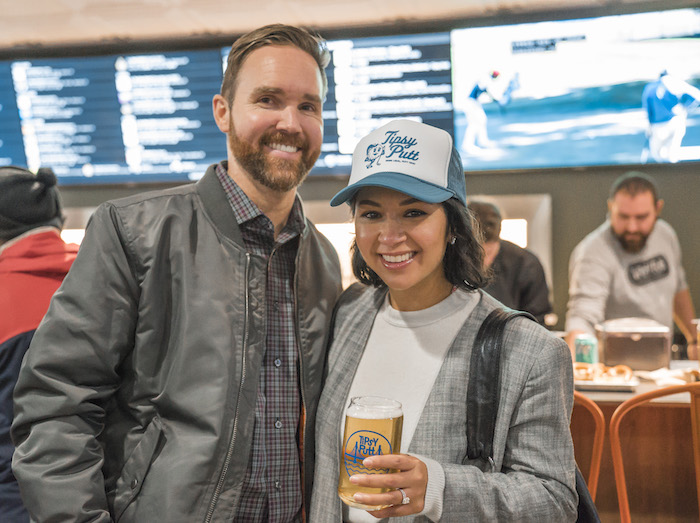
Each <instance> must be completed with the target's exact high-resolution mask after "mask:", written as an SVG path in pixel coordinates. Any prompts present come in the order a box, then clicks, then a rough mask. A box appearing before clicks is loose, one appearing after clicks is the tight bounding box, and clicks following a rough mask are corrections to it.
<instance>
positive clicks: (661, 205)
mask: <svg viewBox="0 0 700 523" xmlns="http://www.w3.org/2000/svg"><path fill="white" fill-rule="evenodd" d="M663 208H664V201H663V200H662V199H661V198H659V199H658V200H657V201H656V216H660V215H661V209H663Z"/></svg>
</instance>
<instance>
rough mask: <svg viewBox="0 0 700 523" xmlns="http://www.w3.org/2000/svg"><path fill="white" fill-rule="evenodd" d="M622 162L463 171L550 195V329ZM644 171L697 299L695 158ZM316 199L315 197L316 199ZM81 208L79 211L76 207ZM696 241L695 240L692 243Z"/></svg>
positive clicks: (315, 185) (318, 192) (95, 197)
mask: <svg viewBox="0 0 700 523" xmlns="http://www.w3.org/2000/svg"><path fill="white" fill-rule="evenodd" d="M627 170H629V169H627V168H624V167H615V168H585V169H583V168H582V169H566V170H547V171H545V172H533V171H524V172H515V173H511V172H507V173H506V172H491V173H488V172H484V173H479V174H467V193H468V194H483V195H499V194H539V193H548V194H550V195H551V196H552V243H553V245H552V278H553V283H554V286H553V287H554V288H553V297H554V312H555V313H556V314H557V315H558V316H559V323H558V324H557V325H556V326H555V328H556V329H559V330H561V329H563V326H564V316H565V313H566V301H567V295H568V291H567V287H568V274H567V272H568V270H567V266H568V260H569V254H570V253H571V251H572V250H573V248H574V247H575V246H576V244H577V243H578V242H579V240H581V238H583V237H584V236H585V235H586V234H587V233H588V232H590V231H591V230H593V229H594V228H595V227H597V226H598V225H599V224H600V223H601V222H602V221H603V220H604V219H605V213H606V199H607V195H608V189H609V188H610V185H611V183H612V181H613V180H614V179H615V178H616V177H617V176H619V175H620V174H622V173H623V172H626V171H627ZM641 170H643V171H644V172H646V173H647V174H650V175H652V176H654V177H655V178H656V179H657V181H658V183H659V187H660V192H661V197H662V198H663V199H664V200H665V202H666V204H665V207H664V210H663V214H662V216H663V217H664V219H666V220H667V221H668V222H670V223H671V225H672V226H673V227H674V228H675V229H676V232H677V233H678V237H679V239H680V242H681V245H682V247H683V260H684V265H685V270H686V273H687V276H688V283H689V285H690V289H691V292H692V295H693V301H694V303H695V304H696V306H697V305H700V265H699V264H698V263H696V262H695V260H697V259H700V241H697V239H696V236H697V233H698V231H699V230H700V163H697V162H695V163H686V164H676V165H646V166H644V167H643V169H641ZM345 183H346V178H342V177H341V178H322V179H313V178H311V179H308V180H307V181H306V182H305V183H304V185H303V186H302V187H301V190H300V192H301V195H302V197H303V198H304V200H306V201H324V200H329V199H330V197H331V196H333V194H335V192H336V191H338V190H340V189H341V188H342V187H344V186H345ZM145 189H146V188H143V187H138V188H134V187H132V188H129V187H111V188H110V187H101V188H100V187H64V188H62V189H61V191H62V195H63V201H64V205H65V206H66V207H70V208H72V209H71V210H72V211H73V212H75V211H78V212H77V214H76V216H79V217H78V218H73V223H71V222H69V223H67V226H69V227H71V226H79V225H80V223H78V222H83V221H84V219H85V217H86V216H87V215H88V214H89V212H90V211H91V210H92V208H94V207H95V206H96V205H98V204H99V203H101V202H103V201H105V200H108V199H111V198H117V197H120V196H126V195H128V194H134V193H136V192H140V191H143V190H145ZM319 203H320V202H319ZM81 210H83V211H84V212H82V213H80V211H81ZM696 242H697V243H696Z"/></svg>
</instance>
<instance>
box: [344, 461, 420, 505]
mask: <svg viewBox="0 0 700 523" xmlns="http://www.w3.org/2000/svg"><path fill="white" fill-rule="evenodd" d="M362 464H363V465H364V466H365V467H367V468H387V469H393V470H397V471H398V472H394V473H392V474H356V475H354V476H351V477H350V482H351V483H353V484H354V485H359V486H362V487H378V488H390V489H392V490H391V491H389V492H385V493H383V494H367V493H364V492H358V493H357V494H355V496H354V498H355V501H357V502H359V503H362V504H366V505H392V506H391V507H387V508H384V509H381V510H373V511H370V512H369V513H370V514H372V515H373V516H375V517H377V518H390V517H396V516H408V515H409V514H418V513H419V512H421V511H422V510H423V507H425V491H426V489H427V488H428V467H426V465H425V463H423V462H422V461H421V460H419V459H418V458H414V457H413V456H409V455H407V454H383V455H379V456H371V457H369V458H365V460H364V461H363V462H362ZM399 488H400V489H402V490H403V491H404V493H405V495H406V496H407V497H408V498H410V502H409V503H407V504H405V505H403V504H402V503H401V501H402V500H403V495H402V494H401V491H400V490H398V489H399Z"/></svg>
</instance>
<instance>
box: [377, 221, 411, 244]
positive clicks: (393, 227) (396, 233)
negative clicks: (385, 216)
mask: <svg viewBox="0 0 700 523" xmlns="http://www.w3.org/2000/svg"><path fill="white" fill-rule="evenodd" d="M405 239H406V232H405V231H404V229H403V227H402V226H401V224H400V223H398V222H397V221H395V220H391V219H389V220H387V221H386V223H385V224H384V226H383V227H382V230H381V231H380V233H379V241H380V242H382V243H384V244H387V245H394V244H397V243H400V242H402V241H404V240H405Z"/></svg>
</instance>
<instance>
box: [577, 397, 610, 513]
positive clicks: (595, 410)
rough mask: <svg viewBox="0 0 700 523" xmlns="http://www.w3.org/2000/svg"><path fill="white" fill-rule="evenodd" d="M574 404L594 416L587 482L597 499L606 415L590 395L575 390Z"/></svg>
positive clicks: (592, 496) (593, 496) (589, 489)
mask: <svg viewBox="0 0 700 523" xmlns="http://www.w3.org/2000/svg"><path fill="white" fill-rule="evenodd" d="M574 405H580V406H582V407H584V408H585V409H586V410H588V412H589V413H590V414H591V416H592V417H593V422H594V427H595V430H594V433H593V449H592V450H591V464H590V467H589V469H588V477H587V478H586V484H587V485H588V491H589V492H590V493H591V498H593V501H595V495H596V492H597V490H598V476H599V475H600V463H601V460H602V458H603V442H604V440H605V416H604V415H603V411H602V410H600V407H599V406H598V405H596V404H595V402H594V401H593V400H592V399H590V398H588V396H586V395H584V394H582V393H580V392H579V391H574Z"/></svg>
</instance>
